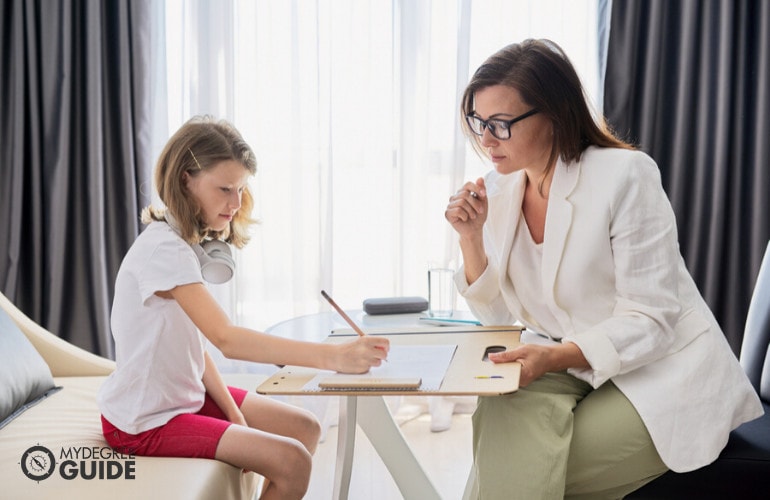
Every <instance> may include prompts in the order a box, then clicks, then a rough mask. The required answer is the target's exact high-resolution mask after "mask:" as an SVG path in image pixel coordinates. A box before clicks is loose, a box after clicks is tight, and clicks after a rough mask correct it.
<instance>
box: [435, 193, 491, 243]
mask: <svg viewBox="0 0 770 500" xmlns="http://www.w3.org/2000/svg"><path fill="white" fill-rule="evenodd" d="M488 206H489V204H488V201H487V189H486V186H485V185H484V179H483V178H479V179H478V180H476V182H466V183H465V185H464V186H463V187H462V188H461V189H460V190H459V191H457V192H456V193H455V194H453V195H452V196H450V197H449V205H447V209H446V211H445V212H444V217H445V218H446V220H447V221H449V223H450V224H451V225H452V227H453V228H454V229H455V231H457V232H458V233H459V234H460V236H461V237H465V238H471V237H473V236H478V235H480V234H481V230H482V228H483V227H484V223H485V222H486V220H487V209H488Z"/></svg>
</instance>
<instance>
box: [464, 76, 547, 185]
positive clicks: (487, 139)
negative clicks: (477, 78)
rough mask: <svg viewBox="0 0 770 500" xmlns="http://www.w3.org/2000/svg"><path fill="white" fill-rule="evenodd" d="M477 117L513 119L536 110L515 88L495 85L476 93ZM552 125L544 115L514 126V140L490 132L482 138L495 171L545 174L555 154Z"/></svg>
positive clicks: (519, 122) (481, 141)
mask: <svg viewBox="0 0 770 500" xmlns="http://www.w3.org/2000/svg"><path fill="white" fill-rule="evenodd" d="M474 105H475V108H476V109H475V113H474V114H475V115H476V116H478V117H479V118H481V119H482V120H489V119H490V118H498V119H501V120H511V119H513V118H515V117H517V116H520V115H522V114H524V113H527V112H528V111H530V110H532V106H530V105H528V104H526V103H525V102H524V101H523V100H522V99H521V94H520V93H519V91H518V90H516V89H514V88H513V87H508V86H505V85H493V86H491V87H485V88H483V89H481V90H478V91H476V93H475V94H474ZM552 130H553V129H552V125H551V122H550V120H548V119H547V118H546V117H545V116H543V115H542V114H541V113H536V114H534V115H531V116H528V117H527V118H525V119H523V120H521V121H518V122H516V123H514V124H513V125H511V128H510V131H511V137H510V138H508V139H505V140H501V139H498V138H496V137H495V136H493V135H492V133H491V132H490V131H489V129H484V134H483V135H482V136H481V137H480V138H479V139H480V144H481V146H482V147H483V148H484V149H485V150H486V151H487V154H488V155H489V158H490V159H491V160H492V163H494V164H495V169H496V170H497V171H498V172H499V173H501V174H510V173H512V172H516V171H518V170H522V169H523V170H526V171H527V173H528V175H529V176H530V178H532V176H533V175H534V176H538V175H539V174H540V173H542V172H543V170H544V169H545V167H546V165H547V164H548V159H549V157H550V155H551V145H552V140H553V132H552Z"/></svg>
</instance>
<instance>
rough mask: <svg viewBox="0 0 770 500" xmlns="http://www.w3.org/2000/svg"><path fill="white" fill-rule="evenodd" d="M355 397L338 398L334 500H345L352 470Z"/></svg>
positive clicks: (354, 441)
mask: <svg viewBox="0 0 770 500" xmlns="http://www.w3.org/2000/svg"><path fill="white" fill-rule="evenodd" d="M356 399H357V397H356V396H343V397H341V398H340V413H339V420H338V422H339V426H338V428H337V465H336V466H335V468H334V493H333V496H332V498H333V499H334V500H347V498H348V491H349V490H350V474H351V471H352V469H353V448H354V446H355V444H356V420H357V419H356V408H357V402H356Z"/></svg>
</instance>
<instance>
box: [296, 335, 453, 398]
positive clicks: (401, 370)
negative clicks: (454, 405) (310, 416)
mask: <svg viewBox="0 0 770 500" xmlns="http://www.w3.org/2000/svg"><path fill="white" fill-rule="evenodd" d="M456 349H457V345H451V344H439V345H391V347H390V351H389V352H388V361H387V362H385V363H382V365H380V366H375V367H372V369H371V370H369V372H368V373H364V374H360V375H354V374H343V373H336V372H332V371H322V372H319V373H318V374H317V375H316V376H315V377H313V378H312V379H311V380H310V381H309V382H308V383H307V384H305V386H304V387H303V391H305V392H326V391H351V390H355V391H362V390H363V391H365V390H372V391H388V390H392V391H407V390H420V391H427V392H430V391H438V390H439V389H440V388H441V383H442V382H443V381H444V376H445V375H446V372H447V369H448V368H449V364H450V363H451V362H452V358H453V357H454V354H455V350H456Z"/></svg>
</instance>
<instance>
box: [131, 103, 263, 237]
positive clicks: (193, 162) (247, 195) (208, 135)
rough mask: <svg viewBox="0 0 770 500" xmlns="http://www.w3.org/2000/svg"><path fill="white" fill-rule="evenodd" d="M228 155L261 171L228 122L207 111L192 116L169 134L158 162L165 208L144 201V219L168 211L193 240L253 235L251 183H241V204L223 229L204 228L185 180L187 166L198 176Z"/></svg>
mask: <svg viewBox="0 0 770 500" xmlns="http://www.w3.org/2000/svg"><path fill="white" fill-rule="evenodd" d="M227 160H234V161H237V162H239V163H241V164H242V165H243V166H244V168H246V170H248V171H249V172H250V173H251V174H252V175H253V174H255V173H256V172H257V161H256V158H255V157H254V152H253V151H252V150H251V147H249V145H248V144H247V143H246V141H244V140H243V137H241V134H240V133H239V132H238V131H237V130H236V129H235V127H233V126H232V125H231V124H230V123H228V122H226V121H224V120H219V121H217V120H214V119H213V118H211V117H209V116H197V117H194V118H192V119H190V120H188V121H187V122H186V123H185V124H184V125H182V127H181V128H180V129H179V130H178V131H177V132H176V133H175V134H174V135H173V136H172V137H171V139H169V141H168V143H167V144H166V146H165V147H164V148H163V152H162V153H161V154H160V157H159V158H158V163H157V165H156V166H155V188H156V189H157V190H158V195H159V196H160V199H161V201H162V202H163V203H164V204H165V208H164V209H158V208H156V207H153V206H148V207H145V208H144V210H142V222H144V223H145V224H149V223H150V222H152V221H154V220H155V221H165V220H166V219H167V218H166V213H169V214H170V215H171V216H172V218H173V219H174V223H175V226H176V229H177V230H178V231H179V233H180V235H181V236H182V238H183V239H184V240H185V241H187V242H188V243H190V244H194V243H200V242H201V241H202V240H203V239H204V238H214V239H222V240H224V241H227V242H229V243H232V244H233V245H235V246H236V247H238V248H241V247H243V246H244V245H245V244H246V243H248V241H249V239H250V236H249V234H248V229H249V226H250V225H251V224H253V223H255V222H256V221H255V220H254V219H252V218H251V210H252V208H253V207H254V199H253V198H252V196H251V192H250V191H249V188H248V186H245V187H244V189H243V194H242V197H241V208H240V209H239V210H238V212H237V213H236V214H235V217H233V220H232V221H231V222H230V225H229V227H228V228H226V229H225V230H223V231H211V230H209V231H204V230H203V229H202V227H203V226H202V221H201V220H200V207H199V206H198V203H197V202H196V200H195V198H194V197H193V196H192V195H191V194H190V192H189V191H188V189H187V187H186V185H185V182H184V180H183V177H184V176H183V174H184V173H185V172H187V174H188V175H191V176H193V177H194V176H196V175H199V174H200V173H201V172H202V171H205V170H208V169H210V168H212V167H214V166H216V165H217V164H219V163H221V162H223V161H227Z"/></svg>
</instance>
